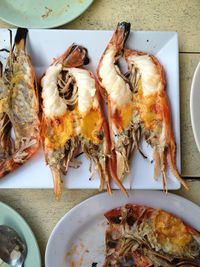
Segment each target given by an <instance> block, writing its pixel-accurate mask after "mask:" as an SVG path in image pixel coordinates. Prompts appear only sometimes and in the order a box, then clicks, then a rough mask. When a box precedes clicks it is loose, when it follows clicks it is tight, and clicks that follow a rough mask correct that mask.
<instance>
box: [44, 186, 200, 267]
mask: <svg viewBox="0 0 200 267" xmlns="http://www.w3.org/2000/svg"><path fill="white" fill-rule="evenodd" d="M113 191H114V192H113V193H114V194H115V195H122V193H121V192H120V191H119V190H113ZM139 193H140V194H147V195H148V196H147V198H151V195H153V197H154V196H155V195H156V196H155V198H157V197H159V198H160V197H161V198H162V197H164V196H165V195H166V196H167V197H168V198H171V199H172V200H174V201H175V200H176V201H177V200H178V202H179V203H187V204H188V205H190V206H192V207H193V208H194V209H198V210H199V211H200V206H199V205H197V204H196V203H194V202H192V201H191V200H189V199H187V198H185V197H183V196H180V195H177V194H174V193H170V192H168V193H167V194H165V193H164V192H163V191H161V190H145V189H137V190H134V191H133V190H131V191H130V192H129V194H130V196H131V199H130V200H128V198H127V201H126V203H134V201H133V198H134V194H139ZM102 198H109V199H110V198H112V196H109V195H108V193H107V192H103V193H97V194H95V195H92V196H90V197H89V198H87V199H85V200H83V201H81V202H80V203H78V204H77V205H75V206H74V207H72V208H71V209H70V210H69V211H67V212H66V213H65V214H64V215H63V216H62V217H61V218H60V219H59V220H58V221H57V223H56V224H55V226H54V228H53V230H52V232H51V234H50V235H49V238H48V241H47V244H46V248H45V266H46V267H49V265H47V264H48V256H49V255H48V254H49V249H50V246H51V244H52V241H53V240H54V236H55V234H56V231H57V230H58V228H59V227H60V225H62V224H63V222H65V220H66V218H68V217H69V218H70V216H72V215H73V213H75V212H76V210H78V209H81V208H84V207H85V205H87V203H88V202H89V203H90V202H92V201H94V200H97V201H98V200H101V199H102ZM136 198H137V196H136ZM117 199H118V200H119V202H125V200H124V199H123V200H122V198H121V199H120V198H117ZM125 199H126V198H125ZM144 199H145V198H144ZM151 201H152V200H150V202H151ZM136 204H138V203H137V200H136ZM123 205H125V204H124V203H123V204H122V203H121V204H117V203H116V206H115V207H116V208H117V207H120V206H123ZM138 205H139V204H138ZM141 205H142V203H141ZM143 205H144V204H143ZM145 206H148V205H145ZM153 206H154V205H153ZM153 206H152V204H150V205H149V207H153ZM158 206H159V205H158ZM111 209H112V208H108V210H111ZM161 209H162V208H161ZM164 210H166V209H164ZM166 211H167V210H166ZM168 212H169V213H172V214H174V215H175V216H177V217H179V218H180V216H178V215H176V214H175V213H174V212H171V211H168ZM102 215H103V213H102ZM197 231H199V230H197Z"/></svg>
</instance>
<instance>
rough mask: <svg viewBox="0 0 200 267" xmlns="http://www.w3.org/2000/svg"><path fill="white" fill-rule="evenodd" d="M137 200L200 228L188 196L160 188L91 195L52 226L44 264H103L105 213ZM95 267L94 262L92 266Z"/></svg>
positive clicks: (82, 266)
mask: <svg viewBox="0 0 200 267" xmlns="http://www.w3.org/2000/svg"><path fill="white" fill-rule="evenodd" d="M127 203H136V204H142V205H146V206H150V207H155V208H161V209H164V210H166V211H169V212H171V213H173V214H175V215H177V216H178V217H180V218H182V219H183V220H184V221H185V222H186V223H188V224H189V225H191V226H192V227H194V228H196V229H197V230H198V231H200V224H199V222H200V207H198V206H197V205H196V204H194V203H192V202H190V201H189V200H187V199H184V198H182V197H179V196H177V195H174V194H170V193H168V194H167V195H166V194H165V193H163V192H160V191H146V190H136V191H131V192H130V193H129V197H128V198H127V197H125V196H123V195H122V194H121V192H120V191H115V192H113V195H112V196H111V197H110V196H108V195H107V193H102V194H98V195H96V196H93V197H91V198H89V199H87V200H85V201H83V202H82V203H80V204H79V205H77V206H76V207H74V208H73V209H72V210H70V211H69V212H68V213H66V214H65V216H64V217H63V218H62V219H61V220H60V221H59V222H58V224H57V225H56V226H55V228H54V230H53V232H52V234H51V236H50V238H49V240H48V243H47V247H46V253H45V266H46V267H55V266H57V267H66V266H68V267H72V266H79V267H86V266H87V267H92V263H97V266H102V265H103V261H104V235H105V228H106V220H105V218H104V213H105V212H106V211H108V210H110V209H113V208H115V207H118V206H121V205H124V204H127ZM93 266H94V265H93Z"/></svg>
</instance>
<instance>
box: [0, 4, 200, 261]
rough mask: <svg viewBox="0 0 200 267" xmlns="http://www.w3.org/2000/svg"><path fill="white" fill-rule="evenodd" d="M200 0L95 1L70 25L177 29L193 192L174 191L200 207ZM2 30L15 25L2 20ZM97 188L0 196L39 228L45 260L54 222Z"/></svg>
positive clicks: (185, 156) (186, 168)
mask: <svg viewBox="0 0 200 267" xmlns="http://www.w3.org/2000/svg"><path fill="white" fill-rule="evenodd" d="M199 19H200V1H199V0H190V1H188V0H175V1H174V0H168V1H162V0H160V1H158V0H143V1H140V0H113V1H107V0H95V1H94V3H93V4H92V5H91V7H90V8H89V9H88V10H87V11H86V12H85V13H84V14H83V15H82V16H80V17H79V18H78V19H76V20H75V21H73V22H71V23H69V24H67V25H64V26H62V27H61V28H66V29H95V30H102V29H106V30H107V29H110V30H113V29H114V28H115V26H116V24H117V22H119V21H123V20H125V21H129V22H131V24H132V30H147V31H149V30H153V31H177V32H178V35H179V51H180V53H179V56H180V57H179V58H180V92H181V99H180V101H181V139H182V145H181V150H182V173H181V174H182V176H183V177H185V178H186V179H187V181H188V183H189V185H190V188H191V190H190V191H186V190H184V189H181V190H178V191H174V193H176V194H179V195H182V196H184V197H186V198H188V199H190V200H192V201H193V202H195V203H197V204H198V205H200V193H199V192H200V180H198V179H193V178H198V177H200V154H199V153H198V151H197V148H196V145H195V141H194V137H193V133H192V128H191V120H190V109H189V100H190V99H189V97H190V88H191V81H192V77H193V73H194V70H195V68H196V66H197V63H198V62H199V61H200V23H199ZM0 27H1V28H8V27H13V26H11V25H9V24H7V23H5V22H3V21H0ZM97 193H98V191H97V190H67V189H64V190H63V195H62V199H61V200H60V201H59V202H57V201H55V199H54V195H53V190H46V189H44V190H42V189H41V190H35V189H30V190H22V189H15V190H14V189H13V190H3V189H2V190H0V200H1V201H3V202H5V203H7V204H9V205H10V206H12V207H13V208H15V209H16V210H17V211H18V212H19V213H20V214H21V215H22V216H23V217H24V218H25V219H26V221H27V222H28V223H29V225H30V226H31V228H32V230H33V231H34V233H35V235H36V238H37V240H38V244H39V247H40V250H41V255H42V261H43V260H44V253H45V246H46V243H47V240H48V237H49V235H50V233H51V231H52V230H53V228H54V226H55V224H56V223H57V222H58V220H59V219H60V218H61V216H63V215H64V214H65V213H66V212H67V211H68V210H69V209H71V208H72V207H73V206H75V205H76V204H78V203H80V202H81V201H82V200H84V199H86V198H88V197H90V196H92V195H94V194H97Z"/></svg>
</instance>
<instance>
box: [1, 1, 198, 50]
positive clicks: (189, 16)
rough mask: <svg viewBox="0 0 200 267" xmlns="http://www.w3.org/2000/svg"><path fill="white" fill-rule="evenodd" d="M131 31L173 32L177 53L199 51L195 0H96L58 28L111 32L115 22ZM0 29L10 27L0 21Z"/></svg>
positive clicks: (196, 4)
mask: <svg viewBox="0 0 200 267" xmlns="http://www.w3.org/2000/svg"><path fill="white" fill-rule="evenodd" d="M124 20H125V21H129V22H131V24H132V30H146V31H150V30H152V31H177V32H178V34H179V41H180V51H184V52H200V46H199V44H200V34H199V32H200V2H199V0H190V1H188V0H176V1H174V0H168V1H158V0H143V1H138V0H115V1H108V0H98V1H97V0H96V1H94V3H93V4H92V5H91V6H90V8H89V9H88V10H87V11H86V12H85V13H83V14H82V15H81V16H80V17H79V18H77V19H76V20H74V21H72V22H71V23H69V24H65V25H64V26H62V28H69V29H96V30H102V29H105V30H108V29H110V30H113V29H114V28H115V27H116V24H117V23H118V22H119V21H124ZM0 27H3V28H8V27H11V26H10V25H9V24H7V23H5V22H2V21H0Z"/></svg>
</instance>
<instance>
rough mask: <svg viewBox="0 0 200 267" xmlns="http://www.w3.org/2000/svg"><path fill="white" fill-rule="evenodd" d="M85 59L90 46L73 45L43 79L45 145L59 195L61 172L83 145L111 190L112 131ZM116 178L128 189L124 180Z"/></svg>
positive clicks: (63, 172) (55, 188)
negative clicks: (122, 181) (86, 47)
mask: <svg viewBox="0 0 200 267" xmlns="http://www.w3.org/2000/svg"><path fill="white" fill-rule="evenodd" d="M85 63H88V58H87V50H86V49H85V48H83V47H81V46H78V45H73V46H71V47H70V48H69V49H68V50H67V51H66V52H65V53H64V54H63V55H62V56H61V57H60V58H58V59H57V60H55V61H54V63H53V64H52V65H51V66H50V67H49V68H48V69H47V71H46V73H45V74H44V76H43V77H42V79H41V86H42V99H43V118H42V137H43V146H44V151H45V157H46V162H47V164H48V165H49V167H50V169H51V171H52V174H53V180H54V192H55V196H56V198H57V199H59V198H60V196H61V181H62V177H61V176H62V174H66V172H67V170H68V168H69V164H70V162H72V161H73V160H74V157H75V155H76V154H77V151H78V149H79V145H81V148H82V151H83V152H84V153H85V155H86V156H87V158H88V159H89V160H90V163H91V165H92V163H94V165H95V166H94V170H98V171H99V173H100V177H101V182H100V190H102V189H103V188H104V185H106V188H107V191H108V192H109V193H110V194H111V187H110V171H109V170H110V168H109V166H110V163H109V158H110V141H109V134H108V129H107V125H106V120H105V117H104V114H103V111H102V108H101V104H100V94H99V84H98V82H97V80H96V79H95V77H94V75H93V74H92V73H91V72H89V71H88V70H86V69H83V68H80V67H81V66H83V65H84V64H85ZM90 169H92V166H91V168H90ZM115 181H116V183H117V184H118V185H119V186H120V187H121V188H122V190H123V191H125V189H124V187H123V186H122V184H121V182H120V181H119V180H115Z"/></svg>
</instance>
